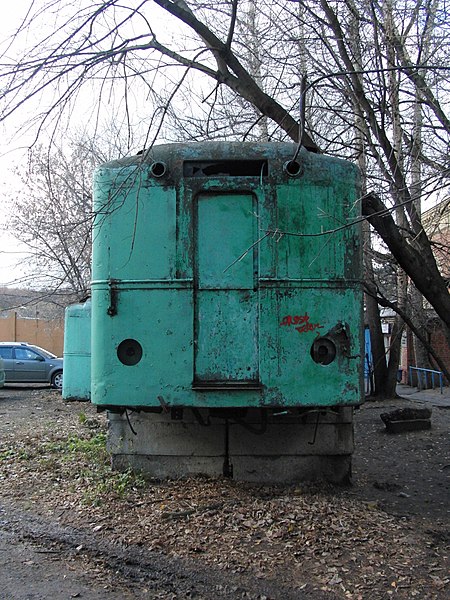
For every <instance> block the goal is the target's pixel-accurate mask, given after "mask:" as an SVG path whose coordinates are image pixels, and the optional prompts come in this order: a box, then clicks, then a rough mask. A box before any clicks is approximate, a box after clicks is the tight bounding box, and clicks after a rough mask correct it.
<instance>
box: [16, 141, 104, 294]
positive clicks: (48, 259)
mask: <svg viewBox="0 0 450 600" xmlns="http://www.w3.org/2000/svg"><path fill="white" fill-rule="evenodd" d="M86 146H87V147H86ZM96 164H98V159H97V161H96V157H95V155H94V154H93V152H92V148H91V147H90V144H87V145H86V143H80V144H76V145H73V146H68V147H65V148H58V149H55V147H53V148H52V150H51V151H49V150H48V149H46V148H45V147H43V146H39V145H36V146H35V147H34V148H33V149H32V150H31V151H30V152H29V160H28V165H27V166H26V168H25V169H24V170H18V173H17V175H18V177H19V179H20V180H21V182H22V186H21V191H20V194H18V195H17V197H16V198H15V201H14V206H13V214H12V217H11V229H12V231H13V233H14V234H15V236H16V237H17V238H18V239H20V241H21V242H22V244H24V245H26V247H27V248H28V250H29V254H28V257H27V258H25V259H23V260H24V262H25V263H26V265H25V266H26V268H27V269H28V270H32V271H33V273H34V281H33V287H34V289H38V288H41V289H47V290H56V289H60V290H64V291H65V292H68V291H70V292H72V293H74V294H75V296H76V297H78V298H79V299H81V298H82V297H84V296H86V295H87V293H88V290H89V287H90V260H91V220H92V219H91V213H92V187H91V179H92V171H93V169H94V167H95V165H96Z"/></svg>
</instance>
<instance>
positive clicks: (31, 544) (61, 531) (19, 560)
mask: <svg viewBox="0 0 450 600" xmlns="http://www.w3.org/2000/svg"><path fill="white" fill-rule="evenodd" d="M404 391H405V392H408V393H410V395H409V397H408V399H399V400H396V401H389V402H387V401H386V402H370V401H368V402H366V403H365V404H364V405H363V407H362V408H361V409H359V410H357V411H356V413H355V442H356V451H355V455H354V460H353V485H352V486H351V487H349V488H345V489H342V488H333V487H331V486H328V485H326V484H302V485H297V486H270V485H267V486H255V485H246V484H242V483H237V482H233V481H230V480H225V479H222V478H217V479H212V478H205V477H197V478H190V479H187V480H169V481H153V480H151V481H148V480H147V481H145V480H143V479H142V477H139V476H134V475H133V474H131V473H125V474H119V473H114V472H112V471H111V469H110V467H109V462H108V456H107V454H106V450H105V447H104V441H105V431H106V427H107V423H106V417H105V415H104V414H100V415H99V414H97V413H96V412H95V409H94V408H93V407H92V406H91V405H90V404H87V403H64V402H63V401H62V400H61V396H60V394H59V393H58V392H55V391H52V390H49V389H46V388H41V389H32V388H27V387H18V386H16V387H13V386H11V387H9V388H5V389H3V390H0V599H1V600H22V599H23V600H25V599H44V598H45V599H46V598H52V599H55V600H59V599H66V598H85V599H93V600H96V599H103V598H108V599H112V600H115V599H116V598H117V599H119V598H121V599H124V600H126V599H128V598H130V599H141V598H146V599H147V598H163V599H178V598H180V599H181V598H197V599H206V600H208V599H212V598H230V599H231V598H233V599H234V598H250V599H252V598H253V599H260V600H264V599H266V600H268V599H280V600H281V599H283V600H284V599H289V598H292V599H294V598H295V599H299V600H301V599H303V598H304V599H311V600H320V599H327V598H328V599H336V598H349V599H356V600H365V599H366V598H368V599H370V600H371V599H374V600H377V599H382V598H390V597H396V598H402V599H403V598H404V599H406V598H408V599H409V598H418V599H420V600H422V599H436V600H441V599H443V598H446V597H448V594H449V583H450V578H449V575H448V574H449V572H450V569H449V566H450V565H449V540H450V531H449V511H450V502H449V500H450V492H449V489H450V487H449V476H450V455H449V443H448V433H449V429H450V428H449V425H450V399H449V401H448V402H445V401H442V399H441V398H440V397H439V395H437V394H435V395H433V393H431V395H429V396H428V399H427V400H426V401H427V403H428V404H432V405H433V414H432V428H431V429H430V430H428V431H417V432H410V433H402V434H395V435H394V434H387V433H386V432H385V428H384V425H383V423H382V421H381V419H380V413H381V412H386V411H389V410H392V409H394V408H399V407H403V406H411V405H412V406H417V400H423V397H420V396H418V395H417V394H411V389H409V390H407V389H406V388H405V390H404Z"/></svg>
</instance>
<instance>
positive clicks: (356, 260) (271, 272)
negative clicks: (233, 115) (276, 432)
mask: <svg viewBox="0 0 450 600" xmlns="http://www.w3.org/2000/svg"><path fill="white" fill-rule="evenodd" d="M294 152H295V147H294V146H293V145H291V144H278V143H270V144H239V143H202V144H176V145H164V146H159V147H155V148H153V149H152V153H151V156H147V157H145V158H142V157H135V158H131V159H125V160H123V161H116V162H113V163H108V164H106V165H104V166H102V167H100V168H99V169H98V170H97V173H96V179H95V211H96V223H95V230H94V249H93V284H92V301H93V306H92V338H93V341H92V401H93V402H94V403H96V404H103V405H118V406H148V407H152V406H153V407H159V406H161V404H163V405H164V406H167V407H171V406H172V407H173V406H197V407H227V406H228V407H235V406H330V405H336V404H340V405H346V404H348V405H354V404H358V403H359V402H360V401H361V390H362V386H361V378H362V375H361V373H362V370H361V365H362V354H363V353H362V350H361V341H362V291H361V246H360V227H359V225H358V224H353V225H352V222H353V221H354V220H355V219H357V217H358V214H359V212H358V211H359V206H358V202H357V198H358V194H359V191H358V186H359V181H358V174H357V171H356V170H355V168H354V167H353V166H352V165H351V164H350V163H348V162H346V161H342V160H338V159H334V158H330V157H326V156H321V155H316V154H311V153H308V152H306V151H301V152H300V154H299V157H298V158H297V161H298V163H299V165H300V169H299V171H300V173H299V175H298V176H297V177H290V176H289V175H288V174H286V172H285V171H284V169H283V165H284V164H285V163H286V162H287V161H289V160H290V159H291V158H292V156H293V154H294ZM155 161H156V162H157V163H158V164H157V169H155V170H154V172H155V173H157V174H158V175H159V174H160V171H158V169H160V170H164V169H163V167H162V166H161V165H160V164H159V163H164V165H165V173H164V174H162V175H161V176H158V177H155V176H154V175H153V174H152V169H153V167H152V165H153V164H154V162H155ZM246 161H249V162H246ZM342 225H349V226H348V227H345V228H342ZM269 231H270V232H275V233H270V234H268V233H267V232H269ZM286 232H287V233H294V234H298V233H301V234H303V236H298V235H286ZM327 232H328V233H327ZM329 232H332V233H329ZM304 234H306V235H304ZM125 341H126V343H125V344H124V342H125ZM121 343H122V346H121V350H120V351H119V352H118V348H119V345H120V344H121ZM123 348H125V350H123ZM121 352H122V354H121ZM123 352H125V355H124V354H123ZM333 353H334V354H335V355H334V354H333ZM134 357H136V361H137V362H135V360H134ZM129 359H130V360H129ZM137 359H139V360H137ZM330 359H331V360H330ZM327 361H329V362H327ZM130 363H132V364H130Z"/></svg>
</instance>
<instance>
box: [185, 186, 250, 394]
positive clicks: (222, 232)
mask: <svg viewBox="0 0 450 600" xmlns="http://www.w3.org/2000/svg"><path fill="white" fill-rule="evenodd" d="M196 208H197V210H196V228H195V229H196V231H195V242H196V243H195V277H194V279H195V291H194V305H195V311H194V343H195V351H194V356H195V360H194V371H195V372H194V386H195V387H200V388H201V387H212V388H215V387H254V386H258V385H259V366H258V363H259V360H258V291H257V277H258V248H257V245H254V242H255V239H256V235H257V230H256V225H255V223H256V222H257V219H256V217H255V214H256V210H257V207H256V198H255V197H254V196H253V195H252V194H250V193H202V194H199V195H198V196H197V202H196Z"/></svg>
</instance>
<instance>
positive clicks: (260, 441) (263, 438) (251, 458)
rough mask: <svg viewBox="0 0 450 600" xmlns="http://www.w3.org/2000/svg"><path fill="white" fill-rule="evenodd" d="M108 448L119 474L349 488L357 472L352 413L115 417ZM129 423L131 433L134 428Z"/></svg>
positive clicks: (199, 413) (188, 413) (186, 412)
mask: <svg viewBox="0 0 450 600" xmlns="http://www.w3.org/2000/svg"><path fill="white" fill-rule="evenodd" d="M108 416H109V433H108V447H109V450H110V452H111V454H112V463H113V466H114V468H116V469H118V470H125V469H128V468H132V469H135V470H140V471H142V472H143V473H144V474H146V475H148V476H151V477H157V478H164V477H180V476H187V475H194V474H200V473H201V474H206V475H210V476H219V475H223V474H224V473H227V474H228V475H232V476H233V478H234V479H236V480H241V481H252V482H264V483H269V482H274V483H295V482H298V481H304V480H311V479H326V480H328V481H332V482H334V483H345V482H347V481H348V480H349V478H350V474H351V454H352V452H353V413H352V409H351V408H343V409H339V410H338V411H326V410H324V411H320V412H317V411H314V410H312V411H308V412H307V413H303V414H279V415H276V414H267V413H264V414H263V413H262V412H261V411H259V410H256V409H252V410H250V411H248V413H247V414H246V415H245V417H240V418H239V419H238V421H236V420H235V419H233V418H232V417H230V418H229V419H228V420H225V419H223V418H216V417H215V416H214V415H213V414H212V413H211V414H210V413H209V411H208V410H207V409H202V410H199V411H196V415H195V414H194V413H193V412H192V411H191V410H188V409H185V410H184V412H183V418H182V420H172V419H171V416H170V414H164V413H161V414H152V413H144V412H141V413H129V415H128V418H129V421H130V422H128V419H127V417H126V415H118V414H112V413H109V415H108ZM130 424H131V427H130Z"/></svg>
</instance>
